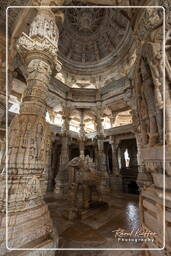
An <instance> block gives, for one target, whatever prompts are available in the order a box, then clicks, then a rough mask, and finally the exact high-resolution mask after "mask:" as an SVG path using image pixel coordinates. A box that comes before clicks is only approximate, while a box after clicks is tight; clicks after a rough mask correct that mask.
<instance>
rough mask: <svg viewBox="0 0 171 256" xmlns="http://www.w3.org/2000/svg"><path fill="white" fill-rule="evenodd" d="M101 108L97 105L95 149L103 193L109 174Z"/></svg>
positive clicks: (105, 190)
mask: <svg viewBox="0 0 171 256" xmlns="http://www.w3.org/2000/svg"><path fill="white" fill-rule="evenodd" d="M102 121H103V119H102V108H101V106H98V107H97V109H96V120H95V122H96V132H97V149H98V152H97V153H98V161H97V163H98V165H97V170H98V171H100V172H101V177H102V178H101V180H102V183H101V189H102V191H103V193H105V192H108V191H109V187H110V183H109V175H108V173H107V166H106V156H105V152H104V129H103V126H102Z"/></svg>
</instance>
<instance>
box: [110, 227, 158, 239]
mask: <svg viewBox="0 0 171 256" xmlns="http://www.w3.org/2000/svg"><path fill="white" fill-rule="evenodd" d="M112 232H113V234H114V238H115V239H117V240H118V242H135V243H141V242H154V240H155V239H156V236H157V233H155V232H152V231H150V230H149V229H147V228H146V227H144V226H143V225H142V226H141V227H139V228H137V229H136V230H132V231H126V230H124V229H121V228H119V229H117V230H113V231H112Z"/></svg>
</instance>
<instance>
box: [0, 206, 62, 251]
mask: <svg viewBox="0 0 171 256" xmlns="http://www.w3.org/2000/svg"><path fill="white" fill-rule="evenodd" d="M5 232H6V216H5V215H3V216H2V218H1V229H0V244H1V249H0V252H1V253H0V255H6V254H7V249H6V242H5V241H4V237H5ZM8 239H9V241H8V247H9V248H41V246H39V244H42V243H43V247H44V248H46V246H47V248H55V247H56V246H57V244H58V235H57V234H55V233H54V232H53V224H52V220H51V218H50V215H49V211H48V206H47V205H46V204H42V205H40V206H37V207H35V208H31V209H27V210H25V211H22V212H19V211H17V212H16V213H14V212H13V213H8ZM45 245H46V246H45ZM27 253H28V252H27ZM7 255H12V256H14V255H15V254H14V253H13V254H7ZM16 255H18V254H16ZM21 255H31V254H21ZM32 255H33V254H32ZM34 255H39V254H34ZM52 255H53V254H52Z"/></svg>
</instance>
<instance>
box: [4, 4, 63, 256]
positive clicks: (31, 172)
mask: <svg viewBox="0 0 171 256" xmlns="http://www.w3.org/2000/svg"><path fill="white" fill-rule="evenodd" d="M58 38H59V32H58V28H57V25H56V23H55V16H54V14H53V12H52V11H51V10H50V9H38V11H37V15H36V17H35V18H34V20H33V22H32V24H31V27H30V33H29V35H26V34H25V33H23V34H22V35H21V37H20V38H19V39H18V43H17V50H18V52H19V54H20V56H21V59H22V61H23V62H24V64H25V66H26V67H27V74H28V77H27V88H26V90H25V92H24V95H23V100H22V104H21V109H20V114H19V115H17V116H16V117H15V118H14V119H13V120H12V123H11V126H10V129H9V153H8V211H9V214H8V216H9V221H8V226H9V233H8V236H9V241H8V246H9V247H15V248H18V247H28V246H30V247H33V248H35V247H40V246H42V244H43V247H56V246H57V240H58V239H57V236H56V235H55V236H54V232H53V225H52V222H51V219H50V216H49V212H48V207H47V205H46V204H45V202H44V200H43V194H44V191H43V189H44V184H45V179H46V178H47V172H48V168H49V164H50V163H49V154H50V150H51V133H50V131H49V128H48V124H47V123H46V121H45V114H46V111H47V107H46V98H47V96H48V84H49V81H50V78H51V75H52V72H53V71H54V70H56V69H58V68H59V67H60V64H59V62H58V60H57V47H58ZM4 203H5V199H4ZM3 225H4V224H3ZM28 243H31V245H29V244H28ZM36 255H37V254H36ZM38 255H39V254H38ZM50 255H54V254H53V253H52V254H50Z"/></svg>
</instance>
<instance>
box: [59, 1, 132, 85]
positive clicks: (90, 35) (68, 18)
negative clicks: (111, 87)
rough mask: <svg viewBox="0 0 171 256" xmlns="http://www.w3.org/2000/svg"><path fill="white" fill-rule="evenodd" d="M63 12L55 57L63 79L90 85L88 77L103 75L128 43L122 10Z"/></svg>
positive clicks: (120, 55)
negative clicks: (58, 62)
mask: <svg viewBox="0 0 171 256" xmlns="http://www.w3.org/2000/svg"><path fill="white" fill-rule="evenodd" d="M63 11H64V17H65V18H64V23H63V24H61V25H60V27H59V29H60V37H59V53H58V54H59V59H60V61H61V62H62V65H63V76H64V79H65V80H67V79H68V80H70V81H72V80H73V79H75V80H77V81H76V82H77V84H78V85H79V82H80V83H81V80H84V83H85V84H86V83H88V81H89V82H91V83H92V81H90V77H89V79H88V78H87V77H88V76H91V75H96V74H99V73H101V72H104V71H105V68H108V67H109V66H111V65H114V64H115V62H116V61H117V62H118V60H119V59H122V57H123V54H124V53H123V51H122V49H125V47H126V46H127V44H128V43H129V38H130V34H131V28H130V24H129V20H128V18H127V17H126V16H125V15H124V13H123V11H122V9H116V8H90V7H86V6H85V8H79V7H78V8H65V9H64V10H63ZM72 75H73V76H72ZM79 76H80V77H79ZM65 82H66V81H65ZM95 82H96V81H95Z"/></svg>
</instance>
